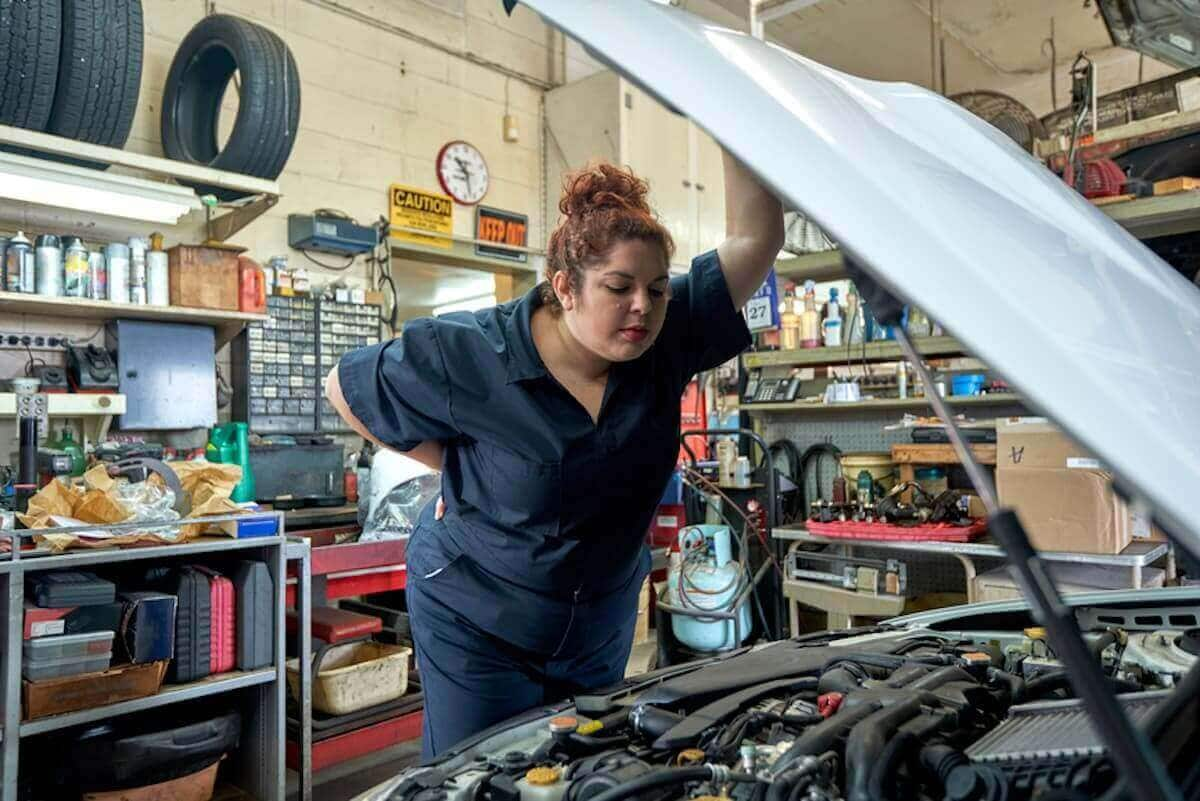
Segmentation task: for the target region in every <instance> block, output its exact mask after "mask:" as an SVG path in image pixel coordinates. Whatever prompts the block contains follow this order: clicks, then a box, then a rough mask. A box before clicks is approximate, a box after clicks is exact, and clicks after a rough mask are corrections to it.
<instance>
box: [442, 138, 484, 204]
mask: <svg viewBox="0 0 1200 801" xmlns="http://www.w3.org/2000/svg"><path fill="white" fill-rule="evenodd" d="M437 174H438V182H439V183H440V184H441V185H442V190H443V191H444V192H445V193H446V194H447V195H449V196H450V197H452V198H454V200H455V201H456V202H458V203H461V204H462V205H464V206H474V205H475V204H476V203H478V202H479V201H481V200H483V198H484V196H485V195H486V194H487V191H488V183H489V181H490V178H489V176H488V167H487V162H486V161H484V159H483V154H482V153H480V152H479V149H478V148H476V147H475V146H474V145H472V144H470V143H468V142H463V141H461V140H460V141H454V142H447V143H446V144H445V145H443V146H442V149H441V150H440V151H439V152H438V157H437Z"/></svg>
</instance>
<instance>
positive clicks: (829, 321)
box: [821, 289, 842, 348]
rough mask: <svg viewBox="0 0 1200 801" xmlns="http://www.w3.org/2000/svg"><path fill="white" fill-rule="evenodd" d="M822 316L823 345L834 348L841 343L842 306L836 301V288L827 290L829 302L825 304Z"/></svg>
mask: <svg viewBox="0 0 1200 801" xmlns="http://www.w3.org/2000/svg"><path fill="white" fill-rule="evenodd" d="M824 318H825V319H824V320H823V321H822V322H821V334H822V339H824V341H825V347H827V348H836V347H838V346H839V345H841V344H842V307H841V305H840V304H839V303H838V292H837V289H830V290H829V302H828V303H826V304H825V315H824Z"/></svg>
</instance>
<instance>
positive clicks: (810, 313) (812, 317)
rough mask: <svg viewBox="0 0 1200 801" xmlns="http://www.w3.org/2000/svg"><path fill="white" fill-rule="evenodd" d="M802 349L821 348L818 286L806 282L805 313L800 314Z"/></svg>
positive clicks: (812, 282)
mask: <svg viewBox="0 0 1200 801" xmlns="http://www.w3.org/2000/svg"><path fill="white" fill-rule="evenodd" d="M800 347H802V348H819V347H821V314H820V312H818V311H817V285H816V283H815V282H814V281H812V280H809V281H805V282H804V311H803V312H801V314H800Z"/></svg>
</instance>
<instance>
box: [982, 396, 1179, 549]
mask: <svg viewBox="0 0 1200 801" xmlns="http://www.w3.org/2000/svg"><path fill="white" fill-rule="evenodd" d="M996 439H997V449H996V492H997V494H998V495H999V500H1000V504H1001V505H1002V506H1007V507H1009V508H1012V509H1014V510H1016V512H1017V514H1018V516H1019V517H1020V518H1021V522H1022V523H1023V524H1024V526H1025V530H1026V531H1027V532H1028V534H1029V539H1030V542H1032V543H1033V546H1034V547H1035V548H1037V549H1038V550H1043V551H1074V552H1078V553H1105V554H1115V553H1120V552H1121V551H1123V550H1124V549H1125V548H1126V547H1127V546H1128V545H1129V544H1130V543H1131V542H1133V541H1134V540H1135V539H1137V540H1152V539H1157V538H1161V537H1162V534H1161V532H1158V533H1156V532H1155V531H1154V530H1153V529H1152V527H1151V525H1150V521H1149V519H1148V518H1146V517H1144V516H1141V515H1137V514H1134V513H1133V512H1132V511H1131V510H1130V508H1129V506H1128V504H1126V503H1125V502H1124V501H1122V500H1121V499H1120V498H1118V497H1117V496H1116V495H1115V494H1114V493H1113V490H1112V474H1111V473H1109V472H1108V471H1106V470H1105V469H1104V466H1103V465H1102V464H1101V463H1100V462H1099V460H1097V459H1096V458H1095V457H1094V456H1092V455H1091V454H1090V453H1088V452H1087V451H1085V450H1084V449H1083V448H1082V447H1080V446H1079V445H1078V444H1077V443H1075V442H1073V441H1072V440H1071V439H1070V438H1069V437H1067V436H1066V435H1065V434H1063V433H1062V432H1061V431H1060V430H1059V429H1058V428H1057V427H1055V426H1054V425H1053V424H1052V423H1050V422H1048V421H1047V420H1045V419H1044V418H1028V417H1026V418H1010V419H1008V420H998V421H997V422H996Z"/></svg>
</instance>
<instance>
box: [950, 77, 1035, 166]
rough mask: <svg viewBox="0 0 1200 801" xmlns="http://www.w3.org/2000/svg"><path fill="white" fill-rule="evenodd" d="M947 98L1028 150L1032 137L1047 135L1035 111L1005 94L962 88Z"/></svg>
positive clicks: (1032, 140)
mask: <svg viewBox="0 0 1200 801" xmlns="http://www.w3.org/2000/svg"><path fill="white" fill-rule="evenodd" d="M949 99H950V100H953V101H954V102H955V103H957V104H958V105H960V106H962V107H963V108H965V109H966V110H967V111H969V112H971V113H972V114H974V115H975V116H976V117H979V118H980V119H982V120H985V121H987V122H989V123H991V124H992V125H993V126H995V127H996V128H998V129H999V130H1000V132H1001V133H1003V134H1004V135H1005V136H1007V137H1008V138H1009V139H1011V140H1013V141H1014V142H1016V143H1017V144H1018V145H1020V146H1021V147H1023V148H1025V149H1026V150H1028V151H1029V152H1031V153H1032V152H1033V143H1034V140H1036V139H1042V138H1044V137H1045V136H1046V127H1045V126H1044V125H1042V121H1041V120H1039V119H1038V118H1037V115H1035V114H1034V113H1033V112H1032V111H1030V110H1029V109H1028V108H1027V107H1026V106H1025V105H1023V104H1022V103H1020V102H1018V101H1016V100H1014V99H1012V98H1011V97H1009V96H1008V95H1004V94H1001V93H999V92H987V91H979V92H963V93H961V94H957V95H950V98H949Z"/></svg>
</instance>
